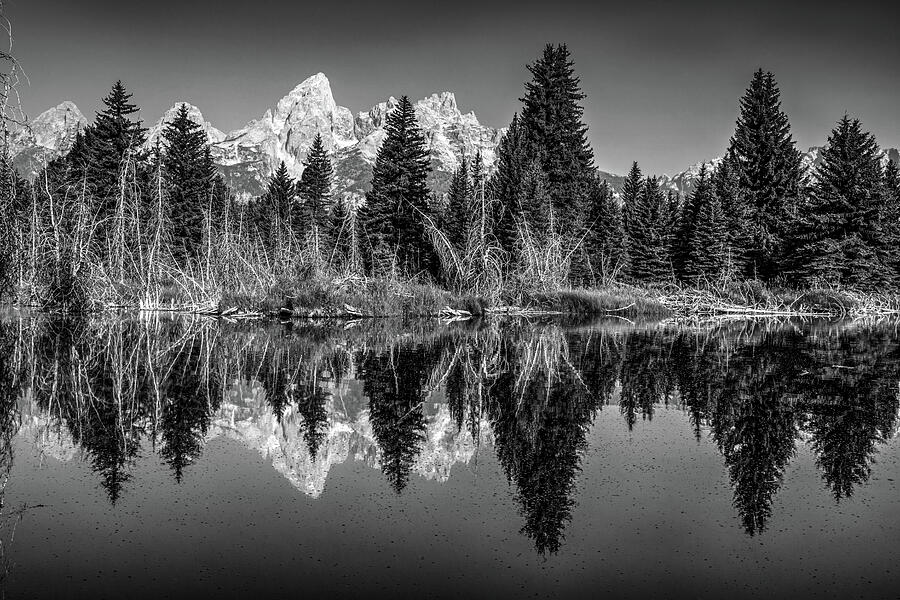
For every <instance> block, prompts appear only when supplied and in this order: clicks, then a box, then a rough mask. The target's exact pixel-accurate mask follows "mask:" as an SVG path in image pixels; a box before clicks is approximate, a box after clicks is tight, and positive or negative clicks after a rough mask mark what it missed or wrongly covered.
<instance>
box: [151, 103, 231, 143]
mask: <svg viewBox="0 0 900 600" xmlns="http://www.w3.org/2000/svg"><path fill="white" fill-rule="evenodd" d="M182 106H185V107H187V109H188V118H189V119H190V120H191V121H193V122H194V123H196V124H197V125H200V127H201V128H202V129H203V132H204V133H205V134H206V139H207V140H208V142H209V143H210V144H217V143H219V142H222V141H223V140H224V139H225V134H224V133H223V132H221V131H219V130H218V129H216V128H215V127H213V125H212V123H210V122H209V121H207V120H206V119H204V118H203V113H201V112H200V109H199V108H197V107H196V106H194V105H193V104H191V103H190V102H182V101H178V102H176V103H175V104H174V105H173V106H172V108H170V109H169V110H167V111H166V112H165V114H164V115H163V116H162V117H161V118H160V119H159V121H157V122H156V124H155V125H154V126H153V127H150V129H149V130H148V131H147V142H146V144H145V147H146V148H148V149H152V148H154V147H155V146H156V143H157V141H160V143H161V140H160V138H161V137H162V133H163V131H165V128H166V125H167V124H168V123H171V122H172V121H173V120H174V119H175V116H176V115H177V114H178V111H179V110H180V109H181V107H182Z"/></svg>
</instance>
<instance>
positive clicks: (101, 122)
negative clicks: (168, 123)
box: [73, 81, 147, 216]
mask: <svg viewBox="0 0 900 600" xmlns="http://www.w3.org/2000/svg"><path fill="white" fill-rule="evenodd" d="M131 97H132V94H129V93H128V92H127V90H126V89H125V85H124V84H123V83H122V82H121V81H116V83H115V84H114V85H113V87H112V89H111V90H110V92H109V94H108V95H107V96H106V97H105V98H103V110H101V111H100V112H99V113H97V118H96V120H95V122H94V125H93V126H92V127H90V128H89V129H88V130H86V131H85V134H84V135H83V136H82V138H81V141H82V142H83V143H84V146H83V147H81V146H79V147H77V148H76V154H75V156H74V157H73V160H78V161H79V163H80V162H81V161H86V166H87V169H86V177H87V182H88V184H89V185H90V186H91V188H92V190H93V191H94V193H95V194H96V196H97V197H98V199H99V202H100V205H99V206H100V214H101V216H107V215H109V214H111V213H112V211H113V210H114V207H115V198H116V197H117V195H118V193H119V184H118V182H119V177H120V174H121V173H122V169H123V163H124V161H125V160H126V159H132V160H137V158H138V157H137V156H136V154H137V153H138V151H139V149H140V147H141V146H142V145H143V143H144V141H145V140H146V132H147V130H146V129H144V128H143V127H142V126H141V122H140V121H137V120H133V119H132V115H134V114H135V113H137V112H138V107H137V106H136V105H135V104H132V103H131Z"/></svg>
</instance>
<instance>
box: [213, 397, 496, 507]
mask: <svg viewBox="0 0 900 600" xmlns="http://www.w3.org/2000/svg"><path fill="white" fill-rule="evenodd" d="M338 393H339V391H338V390H335V394H338ZM326 410H327V411H328V428H327V430H326V434H325V437H324V442H323V443H322V444H321V446H320V447H319V450H318V452H317V453H316V456H315V459H313V458H312V457H311V456H310V452H309V448H308V446H307V443H306V441H305V440H304V437H303V419H302V418H301V416H300V415H299V414H298V413H297V412H296V411H295V410H294V409H293V408H288V409H287V410H286V411H285V413H284V414H283V416H282V418H281V422H280V423H279V421H278V418H277V416H276V415H275V413H274V411H273V410H272V408H271V407H270V406H269V405H268V404H266V402H264V401H262V400H260V399H259V395H258V394H257V393H253V394H252V395H250V396H249V397H247V398H237V399H235V398H234V397H232V402H223V403H222V406H221V407H220V409H219V411H218V413H217V414H216V415H215V416H214V417H213V419H212V426H211V427H210V430H209V433H208V434H207V441H209V440H211V439H214V438H216V437H220V436H221V437H226V438H228V439H234V440H237V441H239V442H241V443H242V444H245V445H246V446H247V447H249V448H252V449H254V450H256V451H258V452H259V453H260V454H261V455H262V456H264V457H265V458H267V459H269V460H271V461H272V466H273V467H274V468H275V470H276V471H278V472H279V473H281V474H282V475H283V476H284V477H285V479H287V480H288V481H289V482H290V483H291V485H293V486H294V487H295V488H297V489H298V490H300V491H301V492H303V493H304V494H306V495H308V496H311V497H313V498H317V497H318V496H319V495H321V494H322V491H323V490H324V489H325V481H326V478H327V477H328V472H329V471H330V469H331V467H332V466H333V465H339V464H342V463H344V462H346V461H347V460H348V459H351V460H355V461H362V462H364V463H365V464H367V465H368V466H370V467H373V468H381V452H380V450H379V448H378V445H377V443H376V440H375V435H374V433H373V431H372V425H371V423H370V421H369V411H368V410H363V411H360V412H359V413H358V414H357V415H355V417H353V418H351V417H348V416H347V415H345V414H344V413H343V412H342V411H339V410H336V409H335V407H334V400H331V401H330V402H329V403H328V404H327V405H326ZM489 441H490V440H489V437H487V436H485V439H483V440H482V442H487V443H489ZM476 446H477V444H476V442H475V441H474V440H473V439H472V436H471V435H469V434H468V433H467V432H465V431H463V432H461V433H457V430H456V425H455V423H454V422H453V420H452V419H451V417H450V411H449V408H448V407H447V405H446V404H439V405H436V410H434V411H433V413H432V414H429V415H427V417H426V419H425V431H424V441H423V443H422V444H421V446H420V452H419V454H418V456H417V457H416V459H415V460H414V462H413V464H412V469H411V471H412V473H415V474H416V475H418V476H421V477H424V478H426V479H433V480H437V481H441V482H443V481H446V480H447V479H448V478H449V477H450V470H451V468H452V467H453V466H454V465H458V464H468V463H469V461H471V460H472V457H473V456H474V455H475V451H476Z"/></svg>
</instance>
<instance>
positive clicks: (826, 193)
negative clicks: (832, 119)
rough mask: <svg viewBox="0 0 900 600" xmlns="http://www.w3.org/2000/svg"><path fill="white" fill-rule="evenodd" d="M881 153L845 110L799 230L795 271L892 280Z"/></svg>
mask: <svg viewBox="0 0 900 600" xmlns="http://www.w3.org/2000/svg"><path fill="white" fill-rule="evenodd" d="M879 154H880V153H879V149H878V144H877V143H876V142H875V137H874V136H873V135H872V134H870V133H867V132H864V131H863V130H862V126H861V124H860V122H859V120H858V119H850V117H849V116H847V115H844V117H843V118H842V119H841V120H840V121H838V123H837V126H836V127H835V128H834V130H832V132H831V135H830V136H829V138H828V143H827V145H826V146H825V148H824V149H823V150H822V153H821V156H822V162H821V164H820V165H819V167H818V169H817V172H816V180H815V183H814V185H813V189H812V193H811V196H810V199H809V206H807V207H805V210H804V211H803V215H802V219H801V222H800V226H799V231H798V234H799V235H798V245H799V247H798V249H797V250H796V252H795V261H794V264H795V266H794V270H795V272H796V274H797V275H799V276H800V277H802V278H803V279H804V280H806V281H807V282H810V283H815V282H820V281H828V282H833V283H844V284H848V285H852V286H862V287H866V288H871V287H875V286H879V285H884V284H886V283H890V282H891V281H892V280H893V279H894V276H893V272H892V269H891V268H890V267H888V266H886V265H885V264H883V263H882V255H883V254H884V252H882V250H883V248H882V246H881V239H880V238H881V232H882V229H883V227H882V223H881V222H880V217H881V210H882V206H883V203H884V183H883V176H882V168H881V163H880V159H879ZM886 250H887V251H888V252H890V250H891V249H886Z"/></svg>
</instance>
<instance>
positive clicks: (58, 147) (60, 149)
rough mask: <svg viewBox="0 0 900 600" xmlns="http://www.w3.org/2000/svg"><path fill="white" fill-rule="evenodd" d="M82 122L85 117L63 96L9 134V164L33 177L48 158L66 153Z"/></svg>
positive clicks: (23, 173)
mask: <svg viewBox="0 0 900 600" xmlns="http://www.w3.org/2000/svg"><path fill="white" fill-rule="evenodd" d="M86 126H87V119H85V118H84V115H83V114H81V111H80V110H78V107H77V106H75V103H74V102H70V101H68V100H66V101H65V102H61V103H60V104H58V105H56V106H54V107H53V108H50V109H48V110H45V111H44V112H42V113H41V114H39V115H38V116H37V117H35V118H34V119H33V120H32V121H31V122H30V123H29V125H28V127H20V128H19V129H18V130H17V131H15V133H13V135H12V136H11V138H10V141H9V155H10V156H11V157H12V160H13V166H14V167H15V168H16V169H17V170H18V171H19V172H20V173H22V175H24V176H25V177H28V178H29V179H31V178H34V177H35V176H36V175H37V174H38V172H39V171H40V170H41V169H42V168H43V167H44V165H46V164H47V163H48V162H50V161H51V160H53V159H56V158H59V157H60V156H63V155H65V154H67V153H68V152H69V150H71V149H72V144H73V143H74V141H75V136H76V135H77V134H78V132H79V131H81V130H82V129H84V127H86Z"/></svg>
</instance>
